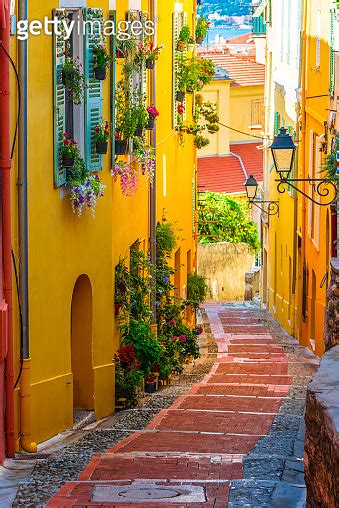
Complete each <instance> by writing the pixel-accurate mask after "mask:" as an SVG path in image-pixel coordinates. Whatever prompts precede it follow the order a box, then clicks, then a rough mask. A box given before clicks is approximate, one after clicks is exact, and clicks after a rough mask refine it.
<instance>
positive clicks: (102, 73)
mask: <svg viewBox="0 0 339 508" xmlns="http://www.w3.org/2000/svg"><path fill="white" fill-rule="evenodd" d="M94 76H95V79H98V80H99V81H103V80H104V79H106V68H105V69H100V68H99V67H95V68H94Z"/></svg>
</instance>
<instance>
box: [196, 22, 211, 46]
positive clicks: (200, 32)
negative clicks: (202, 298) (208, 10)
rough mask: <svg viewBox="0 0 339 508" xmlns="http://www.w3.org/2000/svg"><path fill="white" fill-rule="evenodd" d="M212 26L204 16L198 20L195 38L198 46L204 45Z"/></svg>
mask: <svg viewBox="0 0 339 508" xmlns="http://www.w3.org/2000/svg"><path fill="white" fill-rule="evenodd" d="M210 25H211V23H210V22H209V21H207V19H206V18H205V17H204V16H201V17H200V18H199V19H198V22H197V26H196V28H195V38H196V41H197V44H202V43H203V42H204V40H205V38H206V35H207V32H208V29H209V27H210Z"/></svg>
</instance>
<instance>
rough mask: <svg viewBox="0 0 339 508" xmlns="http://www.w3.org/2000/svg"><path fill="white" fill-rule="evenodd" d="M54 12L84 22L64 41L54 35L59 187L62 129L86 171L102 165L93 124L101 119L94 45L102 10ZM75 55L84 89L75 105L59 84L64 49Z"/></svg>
mask: <svg viewBox="0 0 339 508" xmlns="http://www.w3.org/2000/svg"><path fill="white" fill-rule="evenodd" d="M53 16H56V17H58V18H59V19H61V18H62V19H65V20H67V21H68V22H69V23H70V22H71V21H72V20H75V21H77V20H78V19H79V21H80V24H79V26H82V21H84V22H86V21H87V22H90V24H89V23H87V24H86V23H85V25H84V26H85V30H84V33H79V32H78V30H77V29H76V27H77V23H75V25H74V26H75V28H74V29H73V31H72V35H71V37H70V40H69V41H68V43H67V44H66V41H65V33H61V34H56V33H54V35H53V59H54V62H53V67H54V185H55V187H59V186H61V185H65V184H66V183H67V174H66V170H65V168H64V167H63V166H62V160H61V157H60V146H61V144H62V143H63V136H64V132H67V133H68V134H69V136H70V137H72V138H73V139H75V140H76V142H77V143H78V146H79V149H80V154H81V156H82V157H84V159H85V162H86V167H87V170H88V171H89V172H94V171H99V170H101V169H102V155H98V154H97V153H96V147H95V141H94V128H95V126H96V125H97V124H99V123H101V121H102V82H101V81H99V80H97V79H95V76H94V55H93V48H94V44H95V39H97V38H100V25H101V24H102V22H103V16H102V10H101V9H92V8H83V9H73V8H72V9H67V8H65V9H57V10H54V11H53ZM66 50H67V53H68V54H69V55H70V56H72V57H74V58H76V59H77V61H78V62H79V63H81V65H82V69H83V73H84V79H85V83H86V89H85V93H84V97H83V100H82V102H81V104H80V105H75V104H74V103H73V101H72V100H71V98H70V96H69V93H68V91H67V90H66V89H65V87H64V86H63V84H62V69H63V66H64V63H65V52H66Z"/></svg>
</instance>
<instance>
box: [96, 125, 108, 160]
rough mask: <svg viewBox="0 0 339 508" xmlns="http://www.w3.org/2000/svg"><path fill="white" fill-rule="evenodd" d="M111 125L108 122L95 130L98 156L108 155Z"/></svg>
mask: <svg viewBox="0 0 339 508" xmlns="http://www.w3.org/2000/svg"><path fill="white" fill-rule="evenodd" d="M109 134H110V131H109V124H108V122H107V120H106V121H105V122H104V123H102V124H100V125H96V126H95V128H94V140H95V146H96V152H97V153H98V154H102V155H103V154H106V153H107V147H108V140H109Z"/></svg>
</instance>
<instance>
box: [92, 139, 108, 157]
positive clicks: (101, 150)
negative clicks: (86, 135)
mask: <svg viewBox="0 0 339 508" xmlns="http://www.w3.org/2000/svg"><path fill="white" fill-rule="evenodd" d="M95 146H96V152H97V153H98V154H100V155H104V154H106V153H107V148H108V141H101V142H100V141H97V142H96V144H95Z"/></svg>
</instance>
